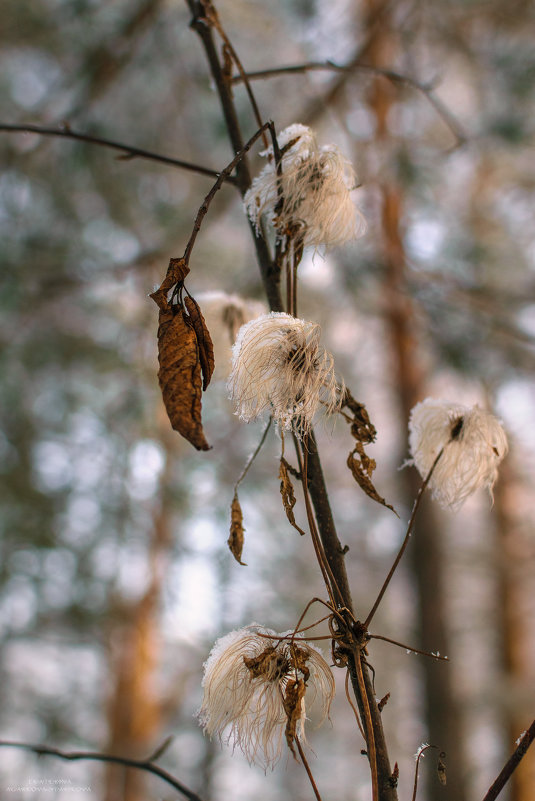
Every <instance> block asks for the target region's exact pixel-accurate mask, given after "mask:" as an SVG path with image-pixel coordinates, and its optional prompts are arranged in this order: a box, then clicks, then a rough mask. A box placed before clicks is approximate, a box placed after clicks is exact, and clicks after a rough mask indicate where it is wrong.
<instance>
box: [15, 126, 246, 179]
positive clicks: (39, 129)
mask: <svg viewBox="0 0 535 801" xmlns="http://www.w3.org/2000/svg"><path fill="white" fill-rule="evenodd" d="M0 131H4V132H5V133H34V134H39V135H41V136H60V137H63V138H64V139H75V140H77V141H78V142H88V143H89V144H91V145H100V146H101V147H109V148H111V149H112V150H120V151H121V152H122V153H125V154H126V155H125V157H124V158H128V159H134V158H140V159H146V160H148V161H157V162H159V163H160V164H167V165H168V166H170V167H178V168H180V169H181V170H189V171H190V172H196V173H200V174H201V175H209V176H210V177H211V178H219V176H220V175H221V173H219V172H217V170H211V169H209V168H208V167H203V166H201V165H200V164H192V163H191V162H189V161H182V160H181V159H175V158H171V156H162V155H161V153H153V152H152V151H150V150H143V149H141V148H139V147H132V146H131V145H125V144H124V142H116V141H115V140H114V139H105V138H104V137H102V136H93V135H92V134H85V133H80V132H78V131H73V130H72V128H70V127H69V126H68V125H66V126H64V127H63V128H47V127H45V126H42V125H7V124H6V123H0ZM224 180H225V181H226V182H227V183H229V184H236V183H237V181H236V178H234V177H232V176H230V175H227V176H226V178H225V179H224Z"/></svg>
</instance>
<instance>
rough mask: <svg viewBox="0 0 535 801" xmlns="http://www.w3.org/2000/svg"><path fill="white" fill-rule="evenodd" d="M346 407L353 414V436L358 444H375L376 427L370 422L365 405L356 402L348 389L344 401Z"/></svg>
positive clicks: (343, 405)
mask: <svg viewBox="0 0 535 801" xmlns="http://www.w3.org/2000/svg"><path fill="white" fill-rule="evenodd" d="M344 407H346V408H347V409H349V411H350V412H353V421H352V423H351V434H352V435H353V436H354V437H355V439H356V440H358V442H365V443H366V442H374V441H375V437H376V436H377V431H376V430H375V426H374V425H373V423H372V422H371V420H370V417H369V415H368V411H367V409H366V407H365V406H364V404H363V403H359V401H357V400H355V398H354V397H353V395H352V394H351V392H350V391H349V390H348V388H347V387H346V388H345V392H344V399H343V401H342V408H344Z"/></svg>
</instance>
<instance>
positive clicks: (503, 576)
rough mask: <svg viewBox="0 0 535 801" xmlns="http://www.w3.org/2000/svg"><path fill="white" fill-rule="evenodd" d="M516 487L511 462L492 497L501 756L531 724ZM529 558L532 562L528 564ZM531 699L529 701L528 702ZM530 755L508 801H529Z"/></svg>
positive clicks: (528, 568) (534, 765) (524, 555)
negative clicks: (495, 527) (500, 698)
mask: <svg viewBox="0 0 535 801" xmlns="http://www.w3.org/2000/svg"><path fill="white" fill-rule="evenodd" d="M517 489H518V488H517V486H516V481H515V477H514V475H513V468H512V464H511V459H510V458H509V459H506V460H505V462H504V464H503V465H502V467H501V468H500V478H499V481H498V483H497V485H496V488H495V492H494V504H495V513H496V522H497V532H496V565H495V567H496V572H497V575H498V599H497V613H498V620H497V623H498V632H499V637H500V643H499V650H498V653H499V654H500V655H501V665H500V667H501V672H502V687H503V689H504V691H503V693H502V696H503V708H502V711H503V730H504V732H505V741H506V751H507V752H508V753H510V752H512V750H513V748H514V743H515V741H516V740H517V739H518V737H519V736H520V735H521V734H522V732H523V731H525V730H526V729H527V728H528V726H529V725H530V724H531V722H532V720H533V692H534V691H533V655H532V653H531V652H530V630H529V626H527V625H526V624H527V622H528V621H529V620H530V617H529V614H527V615H526V610H525V608H524V607H525V604H526V598H529V592H530V587H529V582H528V577H529V575H530V573H531V572H532V569H533V554H530V553H529V551H530V548H529V544H528V543H527V541H526V538H525V536H524V533H523V531H522V528H521V526H520V525H519V518H518V512H517V508H518V506H517V500H518V493H517ZM530 557H531V558H530ZM530 696H531V697H530ZM534 788H535V751H534V750H533V748H530V749H529V750H528V752H527V753H526V755H525V756H524V758H523V760H522V762H521V763H520V765H519V766H518V768H517V769H516V770H515V772H514V773H513V777H512V780H511V783H510V785H509V794H510V795H509V798H510V801H533V797H534V794H535V790H534Z"/></svg>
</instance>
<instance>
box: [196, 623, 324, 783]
mask: <svg viewBox="0 0 535 801" xmlns="http://www.w3.org/2000/svg"><path fill="white" fill-rule="evenodd" d="M262 634H264V635H268V637H262V636H261V635H262ZM287 634H291V632H288V633H287ZM284 636H287V635H285V634H276V633H275V632H274V631H271V629H265V628H262V627H261V626H258V625H256V624H253V625H251V626H246V627H245V628H243V629H239V630H238V631H233V632H231V633H230V634H227V635H226V636H225V637H222V638H221V639H220V640H218V641H217V642H216V643H215V645H214V647H213V649H212V652H211V653H210V656H209V657H208V660H207V661H206V663H205V665H204V678H203V687H204V698H203V702H202V707H201V710H200V712H199V720H200V722H201V725H202V726H203V728H204V730H205V732H206V733H207V734H208V735H209V736H210V737H212V736H213V735H214V734H216V735H218V736H219V738H222V737H223V734H224V733H225V734H226V742H229V743H231V744H232V745H233V746H236V745H237V746H239V748H241V750H242V751H243V753H244V754H245V756H246V757H247V759H248V760H249V762H255V763H256V764H260V765H262V766H263V767H269V766H273V765H275V763H276V762H277V760H278V759H279V757H280V755H281V751H282V743H283V734H284V731H285V728H286V733H287V734H288V727H289V726H291V727H292V732H295V733H296V734H297V736H298V737H299V738H300V739H301V740H302V741H304V739H305V737H304V725H305V720H306V713H305V703H304V701H305V695H306V701H307V704H308V706H309V708H310V707H312V706H313V705H317V706H318V707H319V712H320V718H321V719H320V723H321V722H323V720H324V719H325V718H326V717H327V715H328V714H329V707H330V704H331V701H332V699H333V697H334V679H333V675H332V673H331V669H330V668H329V665H328V664H327V662H326V661H325V660H324V658H323V656H322V655H321V654H320V652H319V651H318V650H317V649H316V648H314V647H313V646H311V645H308V644H307V643H306V642H304V640H303V639H302V638H300V637H296V638H295V639H294V641H293V642H292V641H290V640H281V639H278V638H280V637H284ZM296 688H299V690H300V692H299V693H298V699H297V703H298V706H297V708H296V702H295V701H294V702H293V701H292V699H294V697H295V696H296V692H295V691H296ZM287 739H288V738H287ZM288 744H289V745H290V747H291V743H290V742H289V743H288Z"/></svg>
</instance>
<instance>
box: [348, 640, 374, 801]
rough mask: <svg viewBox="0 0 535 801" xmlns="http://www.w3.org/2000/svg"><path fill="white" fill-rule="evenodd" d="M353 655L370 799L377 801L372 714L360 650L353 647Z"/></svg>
mask: <svg viewBox="0 0 535 801" xmlns="http://www.w3.org/2000/svg"><path fill="white" fill-rule="evenodd" d="M353 655H354V658H355V671H356V673H357V681H358V684H359V689H360V695H361V698H362V705H363V708H364V722H365V724H366V737H365V740H366V746H367V749H368V760H369V762H370V771H371V774H372V798H373V801H379V788H378V775H377V774H378V771H377V753H376V748H375V730H374V727H373V721H372V713H371V710H370V701H369V698H368V693H367V692H366V685H365V683H364V675H363V672H362V662H361V652H360V649H359V648H357V647H355V648H354V649H353Z"/></svg>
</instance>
